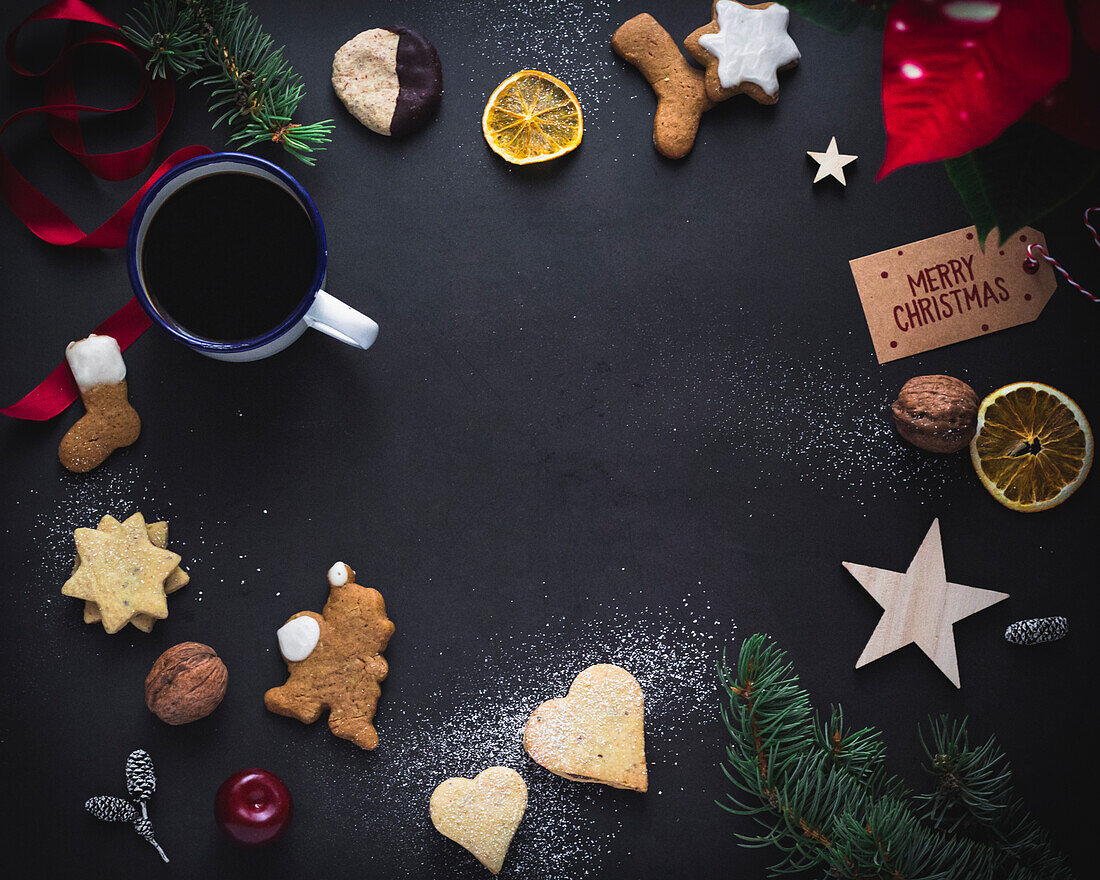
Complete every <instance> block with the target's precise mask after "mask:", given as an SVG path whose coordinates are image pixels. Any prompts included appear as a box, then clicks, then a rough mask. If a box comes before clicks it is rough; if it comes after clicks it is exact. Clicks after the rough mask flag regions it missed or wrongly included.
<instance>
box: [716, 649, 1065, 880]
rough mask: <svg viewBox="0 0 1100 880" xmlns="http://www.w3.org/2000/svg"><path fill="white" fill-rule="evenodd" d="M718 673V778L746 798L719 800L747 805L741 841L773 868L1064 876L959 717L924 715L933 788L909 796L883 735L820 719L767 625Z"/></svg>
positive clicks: (858, 878)
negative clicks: (746, 831)
mask: <svg viewBox="0 0 1100 880" xmlns="http://www.w3.org/2000/svg"><path fill="white" fill-rule="evenodd" d="M718 680H719V683H720V684H721V686H722V689H723V691H724V692H725V694H726V699H725V701H724V702H723V705H722V719H723V722H724V723H725V726H726V729H727V731H728V732H729V735H730V743H729V745H728V746H727V748H726V765H725V766H724V767H723V772H724V773H725V774H726V777H727V778H728V779H729V780H730V781H731V782H732V783H733V784H734V785H735V786H736V787H737V788H738V789H739V790H740V791H741V792H742V793H744V794H746V795H749V796H750V798H749V800H755V801H756V803H748V804H746V803H742V801H741V800H739V799H738V797H741V796H740V795H739V796H738V797H734V796H733V795H730V796H728V802H726V803H720V804H719V805H720V806H721V807H722V808H723V809H726V810H728V811H730V812H733V813H737V814H741V815H748V816H752V817H753V818H754V819H755V820H756V822H757V823H758V824H759V825H760V826H761V829H762V830H761V831H760V833H758V834H756V835H742V834H739V835H738V836H739V837H740V838H741V840H742V842H743V844H744V845H746V846H756V847H763V846H773V847H776V848H777V849H779V851H780V853H781V858H780V860H779V861H778V862H777V863H776V864H775V865H774V866H773V867H772V869H771V873H772V875H773V876H776V875H779V874H789V873H802V872H806V871H811V870H817V871H822V870H824V871H825V876H827V877H837V878H846V880H867V878H879V880H1070V877H1071V875H1070V873H1069V870H1068V868H1067V867H1066V865H1065V862H1064V860H1063V859H1062V858H1061V857H1060V856H1058V855H1057V854H1055V853H1054V852H1053V850H1052V848H1051V846H1050V842H1049V839H1048V838H1047V836H1046V835H1045V833H1044V832H1043V831H1042V830H1041V829H1040V828H1039V826H1038V825H1037V824H1036V823H1035V822H1034V820H1033V819H1032V818H1031V817H1030V816H1029V815H1028V814H1027V813H1026V811H1025V810H1024V808H1023V805H1022V803H1021V802H1020V800H1019V798H1018V797H1016V795H1015V794H1014V792H1013V788H1012V780H1011V772H1010V770H1009V767H1008V762H1007V759H1006V757H1005V755H1004V753H1003V751H1002V750H1001V749H1000V747H999V746H998V745H997V743H996V740H995V739H993V738H990V739H989V740H988V741H987V742H986V743H984V744H983V745H981V746H979V747H977V748H972V747H971V745H970V742H969V739H968V736H967V730H966V722H965V720H964V721H962V722H958V723H954V724H952V723H951V722H949V721H947V720H946V719H940V721H938V722H933V723H932V728H931V731H930V734H929V736H928V738H927V739H925V737H924V735H923V734H922V735H921V738H922V742H924V744H925V750H926V751H927V752H928V755H929V758H930V760H931V762H932V770H931V772H933V774H935V775H936V776H937V779H938V786H937V789H936V791H934V792H933V793H931V794H929V795H925V796H921V797H914V796H913V795H912V794H911V792H910V791H909V789H908V788H907V787H906V786H905V785H904V784H903V783H902V782H901V780H900V779H898V778H897V777H894V776H891V775H889V774H888V773H887V771H886V769H885V747H884V745H883V742H882V735H881V733H880V732H879V731H877V730H875V729H873V728H863V729H861V730H849V729H848V728H846V727H845V725H844V715H843V712H842V710H841V709H840V708H839V707H836V708H834V709H833V710H832V712H831V713H830V716H829V718H828V720H826V721H824V722H819V720H818V719H817V717H816V715H815V713H814V712H813V709H812V707H811V705H810V699H809V695H808V694H807V693H806V691H805V690H803V689H802V688H801V686H800V685H799V682H798V677H797V675H795V673H794V670H793V668H792V666H791V664H790V663H789V662H788V661H787V657H786V654H785V653H784V652H783V651H782V650H780V649H779V648H778V647H777V646H776V645H775V644H774V643H772V642H771V641H770V639H769V638H768V637H767V636H763V635H755V636H752V637H751V638H749V639H746V640H745V642H744V643H743V644H742V646H741V651H740V655H739V657H738V662H737V669H736V671H734V670H733V669H731V668H730V667H729V666H728V665H727V662H726V658H725V656H723V658H722V660H721V662H720V663H719V665H718Z"/></svg>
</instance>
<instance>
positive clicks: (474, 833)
mask: <svg viewBox="0 0 1100 880" xmlns="http://www.w3.org/2000/svg"><path fill="white" fill-rule="evenodd" d="M428 809H429V812H430V814H431V817H432V824H433V825H434V826H435V827H436V830H437V831H438V832H439V833H440V834H442V835H443V836H444V837H449V838H450V839H451V840H453V841H454V842H455V843H457V844H459V845H460V846H462V847H465V848H466V849H467V850H469V851H470V852H471V853H473V854H474V856H475V857H476V858H477V860H478V861H479V862H481V864H483V865H484V866H485V867H486V868H488V869H489V870H490V871H491V872H492V873H494V874H497V873H499V872H500V869H501V866H503V864H504V857H505V856H506V855H507V854H508V847H509V846H510V845H511V843H512V838H513V837H514V836H515V833H516V829H517V828H519V823H520V821H521V820H522V819H523V814H524V811H526V809H527V783H525V782H524V781H523V777H522V776H520V775H519V774H518V773H517V772H516V771H515V770H513V769H511V768H510V767H489V768H488V769H486V770H482V771H481V772H480V773H478V774H477V776H475V777H474V778H473V779H466V778H465V777H462V776H456V777H453V778H451V779H445V780H443V782H441V783H439V785H438V786H436V789H435V791H433V792H432V799H431V803H430V804H429V808H428Z"/></svg>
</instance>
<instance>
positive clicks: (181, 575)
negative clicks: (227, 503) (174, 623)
mask: <svg viewBox="0 0 1100 880" xmlns="http://www.w3.org/2000/svg"><path fill="white" fill-rule="evenodd" d="M96 529H97V531H100V532H105V533H106V534H108V535H113V536H114V537H116V538H123V539H125V540H139V541H140V539H141V532H142V530H144V532H145V534H146V536H147V537H148V538H149V543H150V544H152V545H153V546H154V547H159V548H160V549H161V550H166V549H168V523H166V522H155V523H146V522H145V517H144V516H142V515H141V514H140V513H135V514H134V515H133V516H131V517H130V518H129V519H127V520H126V521H125V522H119V521H118V520H117V519H115V518H114V517H113V516H105V517H103V519H101V520H100V521H99V525H98V526H96ZM79 569H80V554H79V553H77V556H76V566H75V567H74V568H73V574H76V572H77V571H79ZM190 581H191V577H190V575H188V574H187V572H186V571H184V570H183V569H182V568H181V567H180V566H178V565H177V566H176V567H175V568H174V569H172V571H171V573H170V574H169V575H168V577H167V578H165V579H164V593H165V595H168V594H169V593H174V592H175V591H176V590H178V589H180V587H185V586H187V584H188V583H190ZM102 619H103V618H102V616H101V615H100V613H99V606H98V605H96V603H95V602H91V601H86V602H85V603H84V622H85V623H99V622H100V621H101V620H102ZM155 622H156V618H155V617H150V616H149V615H148V614H135V615H134V616H133V617H131V618H130V623H132V624H133V625H134V626H135V627H137V628H138V629H140V630H141V631H142V632H152V630H153V624H154V623H155Z"/></svg>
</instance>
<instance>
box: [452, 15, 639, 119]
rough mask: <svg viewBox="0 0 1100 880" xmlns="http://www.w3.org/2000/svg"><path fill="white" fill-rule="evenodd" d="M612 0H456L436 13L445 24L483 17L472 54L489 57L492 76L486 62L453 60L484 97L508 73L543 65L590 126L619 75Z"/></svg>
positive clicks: (464, 77)
mask: <svg viewBox="0 0 1100 880" xmlns="http://www.w3.org/2000/svg"><path fill="white" fill-rule="evenodd" d="M615 5H616V4H615V3H614V2H613V0H545V2H539V3H524V2H518V3H497V4H494V5H491V6H486V5H485V4H484V3H481V2H472V0H455V2H451V3H447V4H443V5H442V6H441V7H440V11H439V15H440V18H441V20H442V22H443V23H444V26H446V23H447V22H448V21H451V20H459V19H461V20H465V21H469V20H470V19H476V20H481V21H484V27H483V28H482V29H481V31H480V42H481V45H480V46H477V47H476V48H477V51H476V52H475V53H472V54H471V57H477V58H480V59H490V60H491V61H492V68H491V70H492V71H493V73H492V76H489V77H488V78H486V72H487V66H486V65H485V64H484V63H479V64H478V65H477V67H476V69H475V68H474V67H473V66H467V65H466V64H465V63H464V62H462V61H461V60H457V59H456V60H454V61H452V62H451V63H452V64H455V65H457V66H459V67H460V68H463V70H462V73H461V74H459V75H460V76H462V78H463V79H466V78H469V83H470V85H471V86H474V87H475V88H477V87H480V88H482V89H484V90H485V98H486V99H488V97H489V94H490V93H491V92H492V90H493V89H494V88H496V86H497V83H498V82H499V81H500V80H503V79H504V78H505V77H506V76H510V75H511V74H513V73H515V72H516V71H518V70H524V69H527V68H534V69H537V70H542V71H545V72H546V73H549V74H553V75H554V76H556V77H558V78H559V79H561V80H563V81H564V82H565V83H566V84H567V85H568V86H569V87H570V88H571V89H572V90H573V91H574V92H575V93H576V95H577V98H578V100H579V101H580V103H581V109H582V110H583V112H584V122H585V127H586V128H588V127H590V126H591V125H592V124H594V123H595V122H596V120H597V119H598V117H599V116H600V115H601V114H602V113H603V112H604V111H607V112H608V113H610V110H611V107H612V105H613V102H612V101H610V100H609V93H610V92H611V90H612V89H613V88H614V87H615V86H616V83H617V82H618V81H619V80H620V79H621V71H619V70H617V68H616V65H615V63H614V59H613V58H612V55H611V34H612V32H613V31H614V30H615V28H616V27H617V26H618V24H619V22H617V21H612V12H613V7H614V6H615ZM492 77H496V79H493V78H492ZM605 105H606V106H605ZM608 121H609V122H613V119H611V118H610V116H609V118H608Z"/></svg>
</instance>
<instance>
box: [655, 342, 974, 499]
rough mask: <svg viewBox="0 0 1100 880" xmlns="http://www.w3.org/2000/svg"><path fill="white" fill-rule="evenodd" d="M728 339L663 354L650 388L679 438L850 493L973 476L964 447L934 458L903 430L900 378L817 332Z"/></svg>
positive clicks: (776, 474)
mask: <svg viewBox="0 0 1100 880" xmlns="http://www.w3.org/2000/svg"><path fill="white" fill-rule="evenodd" d="M731 338H735V339H736V344H735V345H734V344H729V341H728V340H724V341H716V343H715V344H714V345H707V346H696V347H694V348H693V351H694V352H696V354H694V355H691V354H689V355H687V356H685V354H684V353H683V351H681V350H678V349H676V350H674V349H670V348H665V349H664V350H661V351H660V353H659V355H658V356H657V358H656V361H655V364H654V373H655V374H656V375H657V376H658V377H659V378H658V379H657V380H656V381H655V382H654V383H653V386H652V391H653V394H654V395H655V396H658V397H659V398H660V399H659V401H658V404H659V406H661V407H663V408H665V410H666V411H667V412H669V417H668V418H669V421H670V422H671V425H672V427H671V433H673V435H674V438H675V439H676V440H677V441H679V442H683V443H693V444H697V443H699V442H704V443H708V444H718V443H724V444H728V445H729V446H730V450H731V454H732V456H734V457H735V460H736V461H737V462H739V463H740V462H742V461H746V460H747V461H750V462H752V463H753V464H754V466H759V465H766V466H770V467H771V468H773V469H775V470H772V471H770V472H769V470H768V469H767V468H766V467H764V468H759V469H758V471H757V472H758V473H759V474H760V478H761V479H762V480H766V481H769V482H770V481H774V479H775V478H780V479H795V480H797V481H798V482H800V483H809V484H811V485H814V486H816V487H818V488H820V489H822V490H824V491H828V492H830V493H832V494H834V495H835V494H838V493H839V494H840V495H843V496H845V497H848V498H853V497H854V498H857V499H858V498H865V497H867V496H868V495H869V494H870V495H871V496H872V497H874V495H876V494H877V493H878V492H881V493H883V494H888V495H902V494H910V493H914V492H917V493H929V494H930V495H931V493H934V491H935V490H937V489H942V488H943V487H944V486H946V485H948V483H950V482H952V481H955V480H958V479H960V478H962V479H965V478H968V477H969V476H970V475H971V468H970V462H969V460H968V458H967V456H966V455H965V453H963V454H961V455H934V454H931V453H928V452H924V451H922V450H920V449H916V448H915V447H913V446H910V445H909V444H907V443H905V442H904V441H903V440H901V438H900V437H898V435H897V432H896V431H895V429H894V426H893V422H892V421H891V416H890V403H891V401H893V400H894V398H895V397H896V396H897V392H898V390H899V387H900V385H898V386H896V387H895V384H896V383H893V382H891V381H890V380H889V379H888V378H887V377H886V376H885V375H884V374H883V373H882V371H879V370H872V369H852V368H850V367H849V366H847V365H846V358H847V359H848V360H850V358H851V352H850V351H842V350H841V349H840V348H839V347H837V346H836V345H835V344H834V343H830V342H828V341H825V340H821V339H812V338H805V339H799V340H797V344H795V345H792V334H791V331H790V330H789V328H783V329H779V328H776V329H773V330H772V331H771V332H766V333H761V334H757V335H755V336H748V337H742V336H740V335H736V336H732V337H731ZM959 378H962V379H963V380H966V373H965V371H964V372H963V373H962V374H961V375H960V377H959ZM738 466H740V464H739V465H738ZM778 466H781V467H782V470H779V469H778ZM868 490H871V491H870V492H868Z"/></svg>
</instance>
